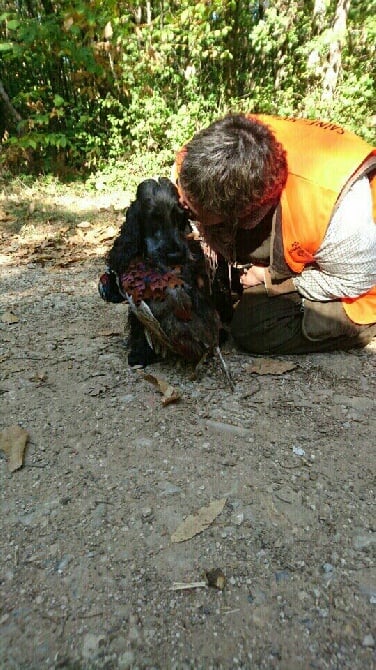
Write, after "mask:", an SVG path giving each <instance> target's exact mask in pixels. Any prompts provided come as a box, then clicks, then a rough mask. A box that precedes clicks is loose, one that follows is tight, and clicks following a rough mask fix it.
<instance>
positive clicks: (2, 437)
mask: <svg viewBox="0 0 376 670" xmlns="http://www.w3.org/2000/svg"><path fill="white" fill-rule="evenodd" d="M28 439H29V433H28V432H27V430H25V429H24V428H21V427H20V426H8V428H4V430H2V431H1V433H0V449H1V450H2V451H4V453H5V454H6V455H7V456H8V470H9V471H10V472H15V470H19V468H21V467H22V465H23V455H24V452H25V447H26V443H27V441H28Z"/></svg>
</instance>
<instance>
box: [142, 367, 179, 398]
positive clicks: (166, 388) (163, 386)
mask: <svg viewBox="0 0 376 670" xmlns="http://www.w3.org/2000/svg"><path fill="white" fill-rule="evenodd" d="M142 376H143V378H144V379H146V381H147V382H150V383H151V384H154V386H156V387H157V388H158V389H159V390H160V392H161V393H162V395H163V398H162V404H163V405H169V404H170V403H172V402H178V400H180V399H181V395H180V393H179V391H178V390H177V389H176V388H174V386H171V384H169V383H168V382H166V380H165V379H162V378H161V377H156V376H155V375H150V374H145V373H143V374H142Z"/></svg>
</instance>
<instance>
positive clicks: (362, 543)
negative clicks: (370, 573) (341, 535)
mask: <svg viewBox="0 0 376 670" xmlns="http://www.w3.org/2000/svg"><path fill="white" fill-rule="evenodd" d="M373 544H376V533H368V535H356V536H355V537H354V538H353V546H354V549H367V547H371V546H372V545H373Z"/></svg>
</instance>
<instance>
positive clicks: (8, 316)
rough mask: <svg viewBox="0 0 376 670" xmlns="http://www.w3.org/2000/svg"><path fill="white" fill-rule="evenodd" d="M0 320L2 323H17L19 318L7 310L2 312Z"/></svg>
mask: <svg viewBox="0 0 376 670" xmlns="http://www.w3.org/2000/svg"><path fill="white" fill-rule="evenodd" d="M1 321H2V322H3V323H18V322H19V318H18V316H16V315H15V314H13V312H11V311H9V312H3V314H2V315H1Z"/></svg>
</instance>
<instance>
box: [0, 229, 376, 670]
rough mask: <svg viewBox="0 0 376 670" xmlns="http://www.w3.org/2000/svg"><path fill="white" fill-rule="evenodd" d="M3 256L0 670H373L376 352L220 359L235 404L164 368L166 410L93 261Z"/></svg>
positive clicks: (159, 368) (155, 369) (375, 348)
mask: <svg viewBox="0 0 376 670" xmlns="http://www.w3.org/2000/svg"><path fill="white" fill-rule="evenodd" d="M85 225H86V224H85ZM116 225H117V224H116ZM84 228H85V226H84ZM102 237H103V236H102ZM3 242H4V248H3V258H8V260H7V261H6V263H5V264H4V266H3V269H2V270H1V279H2V290H1V295H0V299H1V302H0V329H1V347H0V361H1V385H0V398H1V425H0V429H1V430H2V429H4V428H6V427H8V426H11V425H15V424H16V425H19V426H22V427H23V428H25V429H26V430H27V431H28V434H29V441H28V445H27V448H26V452H25V458H24V466H23V467H22V468H21V469H19V470H17V471H16V472H13V473H11V472H10V471H9V469H8V463H7V458H6V456H5V454H4V453H3V452H0V488H1V525H2V532H1V537H0V543H1V557H0V564H1V602H0V624H1V640H0V646H1V649H0V659H1V660H0V664H1V668H2V669H4V670H21V669H22V670H44V669H47V668H48V669H51V670H52V669H54V670H57V669H59V668H64V669H66V670H94V669H104V670H106V669H108V670H110V669H111V670H112V669H114V670H117V669H119V670H125V669H126V668H131V669H134V670H141V669H148V670H152V669H155V670H157V669H158V670H165V669H166V670H167V669H168V670H169V669H171V670H172V669H176V670H188V669H194V670H201V669H202V670H211V669H218V670H222V669H223V670H225V669H231V670H232V669H236V668H243V669H247V670H258V669H260V670H261V669H266V670H269V669H272V670H274V669H280V670H298V669H299V670H300V669H306V668H307V669H311V668H312V669H318V670H325V669H327V668H328V669H336V670H360V669H361V670H363V669H364V670H368V669H370V668H372V667H376V646H375V645H376V631H375V608H376V565H375V547H376V525H375V518H376V515H375V490H376V484H375V469H374V462H375V461H374V455H375V417H374V412H372V410H373V409H374V408H375V397H376V393H375V387H376V379H375V363H376V357H375V354H376V342H374V343H373V344H371V345H369V346H368V347H367V348H366V349H364V350H362V351H352V352H347V353H331V354H315V355H307V356H299V357H292V356H289V357H284V358H280V359H277V360H279V361H280V362H281V361H282V362H286V361H290V362H293V363H294V365H295V367H294V368H293V369H291V370H289V371H287V372H284V373H283V374H264V375H261V374H255V373H254V372H252V371H251V370H252V364H254V363H255V362H257V361H258V359H257V358H252V357H250V356H248V355H245V354H242V353H241V352H239V351H237V350H236V349H235V348H234V346H233V345H232V343H231V342H229V343H228V344H226V346H225V347H224V350H223V353H224V356H225V359H226V361H227V363H228V365H229V367H230V369H231V371H232V374H233V377H234V380H235V391H234V392H233V393H232V392H231V391H230V390H229V388H228V387H227V386H226V382H225V380H224V378H223V375H222V373H221V370H220V369H219V367H218V365H217V364H216V363H215V362H210V363H209V364H208V365H207V366H206V367H205V369H204V370H203V372H202V373H201V375H200V378H199V379H198V380H196V381H193V380H192V379H191V376H190V370H189V369H187V368H186V367H184V365H182V364H178V363H176V362H175V361H167V362H163V363H158V364H155V365H153V366H151V367H150V368H148V371H149V372H152V373H153V374H154V375H156V376H157V377H163V378H164V379H166V380H167V381H168V382H169V383H171V384H172V385H174V386H175V387H176V388H177V389H178V390H179V391H180V393H181V396H182V397H181V400H180V402H177V403H174V404H169V405H166V406H164V405H163V404H162V402H161V399H162V396H161V394H160V393H159V392H158V389H157V388H156V387H154V386H153V385H151V384H150V383H149V382H148V381H147V380H146V379H145V378H144V377H143V376H142V374H140V372H139V371H137V370H132V369H130V368H128V366H127V362H126V349H125V346H124V334H123V331H124V323H125V319H126V308H125V307H124V306H123V305H107V304H105V303H104V302H102V301H101V300H100V298H99V296H98V294H97V279H98V276H99V274H100V272H101V270H102V269H103V265H104V263H103V260H102V259H101V257H100V256H98V257H94V256H93V255H92V256H90V257H88V258H87V259H85V258H84V259H82V258H81V259H78V260H77V262H75V263H73V262H72V263H70V264H67V266H66V267H61V266H59V265H58V264H56V263H54V262H52V263H51V262H50V263H49V262H43V263H42V262H29V261H27V262H26V261H25V259H24V260H23V262H22V263H21V264H20V263H19V262H16V260H17V259H16V255H17V254H19V249H18V247H17V242H13V247H12V248H11V252H12V253H10V254H8V252H7V248H6V246H7V244H8V243H9V239H7V240H6V239H5V237H4V239H3ZM34 260H35V259H34ZM39 260H40V259H39ZM10 312H11V313H13V314H14V316H15V317H16V319H18V320H14V323H9V320H10V319H9V313H10ZM216 500H222V501H223V500H224V501H225V504H224V507H223V510H222V511H221V512H220V513H218V514H217V516H216V517H215V518H214V519H212V520H211V521H210V522H209V523H208V524H207V528H206V529H204V530H202V532H199V533H197V534H196V535H194V536H193V537H191V538H190V539H187V540H186V541H182V542H174V541H173V540H172V539H171V538H172V535H173V533H174V531H175V530H176V529H177V528H178V527H179V525H180V524H181V522H182V521H183V520H184V519H185V518H186V517H187V516H189V515H191V514H194V513H196V512H197V511H198V510H200V509H201V508H203V507H207V506H208V505H209V504H210V503H211V502H213V501H216ZM211 569H220V570H221V571H222V572H223V574H224V575H225V579H226V583H225V586H224V588H223V589H218V588H214V587H211V586H206V578H205V574H206V572H207V571H209V570H211ZM177 583H181V584H183V585H185V587H186V588H183V589H182V590H176V588H177V587H176V584H177ZM197 583H198V584H199V585H196V584H197ZM189 584H191V585H192V584H193V586H191V587H190V588H189V587H188V586H189Z"/></svg>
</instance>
